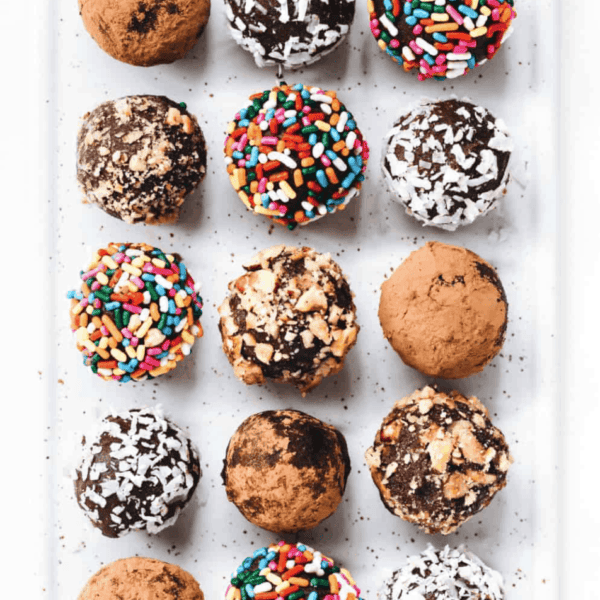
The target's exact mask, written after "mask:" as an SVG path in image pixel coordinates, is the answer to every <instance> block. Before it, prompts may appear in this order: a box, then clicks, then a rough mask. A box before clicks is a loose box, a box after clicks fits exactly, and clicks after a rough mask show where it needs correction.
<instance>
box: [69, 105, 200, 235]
mask: <svg viewBox="0 0 600 600" xmlns="http://www.w3.org/2000/svg"><path fill="white" fill-rule="evenodd" d="M205 173H206V146H205V142H204V135H203V134H202V130H201V129H200V126H199V125H198V121H197V120H196V117H194V115H192V114H190V113H189V112H188V111H187V110H186V107H185V104H184V103H180V104H177V103H176V102H173V100H169V98H165V97H164V96H127V97H125V98H120V99H118V100H110V101H108V102H104V103H102V104H100V105H99V106H98V107H96V108H95V109H94V110H93V111H92V112H90V113H87V114H86V115H85V116H84V118H83V124H82V125H81V128H80V130H79V134H78V137H77V180H78V181H79V184H80V186H81V189H82V191H83V193H84V195H85V199H86V200H87V201H88V202H91V203H93V204H97V205H98V206H99V207H100V208H102V209H103V210H105V211H106V212H107V213H108V214H110V215H112V216H113V217H118V218H119V219H122V220H123V221H125V222H127V223H140V222H143V223H149V224H159V223H173V222H175V221H177V219H178V218H179V211H180V209H181V205H182V204H183V201H184V200H185V197H186V196H187V195H188V194H190V193H191V192H192V191H193V190H194V189H195V188H196V187H197V186H198V184H199V183H200V182H201V181H202V179H203V178H204V175H205Z"/></svg>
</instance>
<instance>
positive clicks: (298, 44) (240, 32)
mask: <svg viewBox="0 0 600 600" xmlns="http://www.w3.org/2000/svg"><path fill="white" fill-rule="evenodd" d="M354 5H355V2H354V0H314V1H313V2H309V1H308V0H292V1H291V2H283V3H281V2H279V1H278V0H263V1H261V2H257V1H255V0H248V1H246V0H225V11H226V14H227V19H228V21H229V31H230V32H231V35H232V36H233V39H234V40H235V41H236V42H237V43H238V44H239V45H240V46H241V47H242V48H243V49H244V50H247V51H248V52H250V53H251V54H252V55H253V56H254V61H255V62H256V64H257V66H259V67H267V66H272V65H282V66H283V67H285V68H287V69H297V68H299V67H305V66H306V65H310V64H312V63H315V62H317V61H318V60H319V59H320V58H322V57H323V56H325V55H326V54H329V53H330V52H332V51H333V50H335V49H336V48H337V47H338V46H339V44H340V43H341V42H342V40H343V39H344V38H345V37H346V34H347V33H348V31H349V30H350V25H352V20H353V19H354Z"/></svg>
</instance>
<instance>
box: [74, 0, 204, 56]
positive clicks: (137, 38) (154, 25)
mask: <svg viewBox="0 0 600 600" xmlns="http://www.w3.org/2000/svg"><path fill="white" fill-rule="evenodd" d="M79 12H80V14H81V18H82V19H83V24H84V25H85V28H86V29H87V30H88V32H89V34H90V35H91V36H92V37H93V38H94V40H96V43H97V44H98V45H99V46H100V48H102V49H103V50H104V51H105V52H106V53H107V54H110V55H111V56H112V57H113V58H116V59H117V60H120V61H122V62H125V63H129V64H130V65H135V66H139V67H150V66H152V65H160V64H165V63H172V62H173V61H175V60H177V59H179V58H183V57H184V56H185V55H186V54H187V53H188V52H189V51H190V50H191V49H192V47H193V46H194V44H195V43H196V41H197V40H198V38H199V37H200V35H201V34H202V32H203V31H204V28H205V27H206V24H207V23H208V17H209V15H210V0H79Z"/></svg>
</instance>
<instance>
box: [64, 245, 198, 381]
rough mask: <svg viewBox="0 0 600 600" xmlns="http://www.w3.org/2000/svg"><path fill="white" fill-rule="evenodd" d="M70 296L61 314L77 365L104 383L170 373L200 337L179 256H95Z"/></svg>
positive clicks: (133, 250)
mask: <svg viewBox="0 0 600 600" xmlns="http://www.w3.org/2000/svg"><path fill="white" fill-rule="evenodd" d="M80 276H81V286H80V287H79V289H77V290H71V291H70V292H68V293H67V297H68V298H70V299H71V308H70V310H69V315H70V317H71V329H72V330H73V331H74V332H75V334H76V336H77V349H78V350H79V351H80V352H81V353H82V354H83V364H84V365H85V366H86V367H90V369H91V370H92V372H93V373H95V374H96V375H99V376H100V377H102V379H104V380H106V381H109V380H115V381H120V382H122V383H125V382H127V381H131V380H134V381H141V380H144V379H154V378H155V377H158V376H159V375H163V374H165V373H168V372H169V371H172V370H173V369H175V368H176V367H177V365H178V364H179V362H180V361H181V360H183V359H184V358H185V357H186V356H187V355H188V354H190V352H191V351H192V346H193V345H194V342H195V341H196V338H197V337H202V326H201V325H200V316H201V315H202V298H201V297H200V296H199V295H198V289H199V286H197V285H196V284H195V283H194V280H193V279H192V276H191V275H190V274H189V273H188V271H187V269H186V266H185V265H184V264H183V262H182V260H181V257H180V256H179V254H165V253H164V252H163V251H162V250H159V249H158V248H153V247H152V246H149V245H148V244H109V245H108V246H107V247H105V248H101V249H100V250H98V251H97V252H96V253H95V254H94V256H93V258H92V261H91V263H90V264H89V265H88V266H87V267H86V268H85V269H84V270H83V271H81V273H80Z"/></svg>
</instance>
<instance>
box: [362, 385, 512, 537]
mask: <svg viewBox="0 0 600 600" xmlns="http://www.w3.org/2000/svg"><path fill="white" fill-rule="evenodd" d="M366 460H367V464H368V466H369V468H370V469H371V476H372V477H373V481H374V482H375V485H376V486H377V487H378V488H379V494H380V496H381V500H382V502H383V503H384V505H385V506H386V508H387V509H388V510H389V511H390V512H391V513H392V514H395V515H397V516H399V517H400V518H402V519H404V520H405V521H409V522H411V523H415V524H416V525H418V526H419V527H420V528H421V529H422V530H423V531H425V532H427V533H443V534H445V535H447V534H449V533H452V532H453V531H455V530H456V529H458V527H460V525H462V524H463V523H465V522H466V521H468V520H469V519H470V518H471V517H472V516H473V515H475V514H476V513H478V512H479V511H480V510H482V509H483V508H485V507H486V506H487V505H488V504H489V503H490V502H491V500H492V498H493V497H494V495H495V494H496V492H497V491H498V490H501V489H502V488H503V487H504V486H505V485H506V473H507V471H508V468H509V467H510V465H511V463H512V457H511V455H510V452H509V450H508V445H507V444H506V440H505V439H504V435H503V434H502V432H501V431H500V430H499V429H497V428H496V427H494V425H492V422H491V421H490V418H489V414H488V411H487V409H486V408H485V406H483V404H481V402H480V401H479V400H478V399H477V398H475V396H471V397H470V398H466V397H465V396H462V395H461V394H459V393H458V392H451V393H450V394H449V395H448V394H444V393H443V392H438V391H436V390H434V389H433V388H431V387H424V388H423V389H422V390H417V391H416V392H414V393H413V394H411V395H410V396H407V397H406V398H403V399H402V400H399V401H398V402H396V404H394V408H393V409H392V411H391V412H390V413H389V414H388V415H387V417H385V419H384V420H383V423H382V424H381V427H380V428H379V431H378V432H377V435H376V436H375V442H374V444H373V446H372V447H371V448H369V449H368V450H367V453H366Z"/></svg>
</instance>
